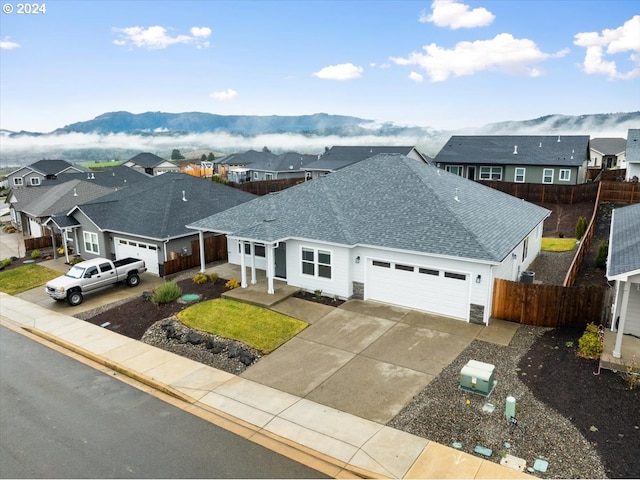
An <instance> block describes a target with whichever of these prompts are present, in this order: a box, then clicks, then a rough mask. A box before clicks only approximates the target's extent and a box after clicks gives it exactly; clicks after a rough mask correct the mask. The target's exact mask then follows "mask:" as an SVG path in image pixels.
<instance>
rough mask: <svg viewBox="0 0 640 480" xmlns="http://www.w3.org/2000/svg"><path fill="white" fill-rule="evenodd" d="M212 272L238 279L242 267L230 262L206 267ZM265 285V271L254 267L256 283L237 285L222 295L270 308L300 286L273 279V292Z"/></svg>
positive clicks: (208, 271)
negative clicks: (245, 285)
mask: <svg viewBox="0 0 640 480" xmlns="http://www.w3.org/2000/svg"><path fill="white" fill-rule="evenodd" d="M245 269H246V270H250V267H245ZM213 272H215V273H217V274H218V276H219V277H220V278H226V279H230V278H235V279H236V280H238V281H240V279H241V278H242V267H241V266H240V265H233V264H231V263H223V264H222V265H217V266H215V267H213V268H210V269H207V273H213ZM247 278H251V277H250V274H248V277H247ZM267 287H268V281H267V275H266V272H265V271H264V270H258V269H256V283H249V284H248V285H247V287H246V288H242V287H238V288H234V289H233V290H229V291H227V292H224V293H223V294H222V297H224V298H229V299H232V300H238V301H239V302H244V303H250V304H252V305H256V306H259V307H266V308H270V307H271V306H273V305H275V304H276V303H279V302H281V301H283V300H285V299H287V298H289V297H290V296H292V295H293V294H295V293H297V292H299V291H300V288H298V287H292V286H289V285H287V283H286V282H283V281H280V280H274V281H273V290H274V292H273V293H267Z"/></svg>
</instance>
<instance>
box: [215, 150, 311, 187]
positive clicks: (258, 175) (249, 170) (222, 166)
mask: <svg viewBox="0 0 640 480" xmlns="http://www.w3.org/2000/svg"><path fill="white" fill-rule="evenodd" d="M315 159H316V156H315V155H306V154H301V153H297V152H286V153H282V154H279V155H276V154H274V153H271V152H270V151H269V150H262V151H261V152H258V151H256V150H249V151H247V152H244V153H234V154H231V155H227V156H226V157H223V158H221V159H219V160H217V161H216V162H215V164H216V173H217V174H218V175H220V176H222V177H224V178H226V179H227V180H229V181H230V182H234V183H244V182H258V181H263V180H278V179H286V178H301V179H303V178H304V176H305V172H304V167H305V166H306V165H308V164H309V163H311V162H313V161H314V160H315Z"/></svg>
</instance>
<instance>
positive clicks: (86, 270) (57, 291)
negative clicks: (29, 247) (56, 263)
mask: <svg viewBox="0 0 640 480" xmlns="http://www.w3.org/2000/svg"><path fill="white" fill-rule="evenodd" d="M146 271H147V268H146V266H145V264H144V261H143V260H138V259H137V258H123V259H122V260H115V261H113V262H112V261H111V260H107V259H106V258H94V259H91V260H85V261H84V262H80V263H76V264H75V265H74V266H73V267H71V268H70V269H69V271H68V272H67V273H65V274H64V275H62V276H61V277H57V278H54V279H53V280H51V281H50V282H48V283H47V285H46V286H45V291H46V292H47V294H48V295H49V296H50V297H51V298H53V299H55V300H65V299H66V300H67V303H68V304H69V305H71V306H72V307H74V306H76V305H80V304H81V303H82V301H83V300H84V294H85V293H87V292H91V291H94V290H97V289H99V288H103V287H106V286H108V285H112V284H115V283H117V282H126V283H127V285H129V286H130V287H135V286H137V285H138V284H139V283H140V274H141V273H144V272H146Z"/></svg>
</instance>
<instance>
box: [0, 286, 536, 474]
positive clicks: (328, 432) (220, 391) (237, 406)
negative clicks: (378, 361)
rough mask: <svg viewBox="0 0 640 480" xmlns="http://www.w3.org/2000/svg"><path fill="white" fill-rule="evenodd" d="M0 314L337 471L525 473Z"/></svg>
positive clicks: (68, 324) (151, 353) (167, 356)
mask: <svg viewBox="0 0 640 480" xmlns="http://www.w3.org/2000/svg"><path fill="white" fill-rule="evenodd" d="M0 319H1V320H2V323H3V324H5V325H9V326H11V327H13V328H21V329H25V330H28V331H29V332H32V333H34V334H36V335H38V336H40V337H42V338H45V339H47V340H49V341H52V342H54V343H56V344H58V345H60V346H62V347H64V348H67V349H69V350H71V351H74V352H76V353H79V354H81V355H83V356H85V357H87V358H90V359H92V360H94V361H96V362H98V363H100V364H102V365H105V366H107V367H108V368H110V369H112V370H115V371H118V372H121V373H123V374H125V375H127V376H130V377H132V378H134V379H136V380H138V381H141V382H143V383H145V384H147V385H149V386H152V387H154V388H156V389H158V390H160V391H162V392H165V393H168V394H170V395H172V396H174V397H176V398H178V399H180V400H182V401H184V402H187V403H188V404H189V405H190V406H189V407H188V408H187V409H188V410H191V411H192V412H194V413H196V412H199V413H200V414H201V415H203V416H207V415H208V418H210V419H215V422H216V423H218V424H219V425H221V426H224V428H227V429H229V430H230V431H233V432H234V433H236V434H238V435H241V436H243V437H244V438H247V439H249V440H252V441H255V442H257V443H260V444H262V445H265V446H267V447H268V448H271V449H273V450H275V451H278V452H280V453H282V454H284V455H287V456H289V457H291V458H294V459H296V460H298V461H301V462H303V463H306V464H308V465H310V466H311V467H313V468H316V469H318V470H319V471H322V472H324V473H326V474H328V475H331V476H333V477H336V478H347V477H349V478H353V477H356V476H360V477H374V478H445V477H448V478H529V476H528V475H525V474H522V473H520V472H518V471H515V470H511V469H508V468H505V467H503V466H501V465H498V464H496V463H494V462H491V461H488V460H484V459H482V458H479V457H476V456H473V455H469V454H466V453H463V452H460V451H458V450H455V449H453V448H449V447H446V446H443V445H439V444H437V443H435V442H431V441H429V440H426V439H424V438H421V437H417V436H414V435H410V434H407V433H405V432H401V431H399V430H395V429H392V428H389V427H386V426H385V425H382V424H380V423H376V422H373V421H369V420H364V419H362V418H360V417H357V416H355V415H351V414H348V413H344V412H341V411H339V410H336V409H333V408H331V407H327V406H325V405H321V404H319V403H315V402H313V401H310V400H308V399H303V398H300V397H298V396H295V395H292V394H289V393H285V392H282V391H279V390H276V389H274V388H271V387H268V386H265V385H261V384H259V383H257V382H254V381H251V380H248V379H244V378H240V377H237V376H234V375H231V374H229V373H226V372H222V371H219V370H216V369H214V368H211V367H208V366H206V365H203V364H200V363H198V362H194V361H191V360H188V359H186V358H184V357H181V356H178V355H175V354H172V353H169V352H166V351H164V350H161V349H158V348H155V347H152V346H150V345H147V344H144V343H142V342H138V341H136V340H133V339H130V338H128V337H125V336H122V335H120V334H117V333H115V332H112V331H109V330H107V329H104V328H100V327H98V326H95V325H92V324H90V323H88V322H84V321H82V320H78V319H76V318H74V317H71V316H69V315H66V314H64V313H61V312H56V311H52V310H50V309H46V308H43V307H40V306H38V305H34V304H32V303H30V302H28V301H26V300H23V299H20V298H17V297H13V296H10V295H7V294H4V293H0Z"/></svg>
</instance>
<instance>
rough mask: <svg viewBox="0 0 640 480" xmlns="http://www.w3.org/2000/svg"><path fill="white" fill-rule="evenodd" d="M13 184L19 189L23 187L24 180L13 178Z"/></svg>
mask: <svg viewBox="0 0 640 480" xmlns="http://www.w3.org/2000/svg"><path fill="white" fill-rule="evenodd" d="M13 184H14V185H15V186H16V187H21V186H23V185H24V180H22V177H15V178H14V179H13Z"/></svg>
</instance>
